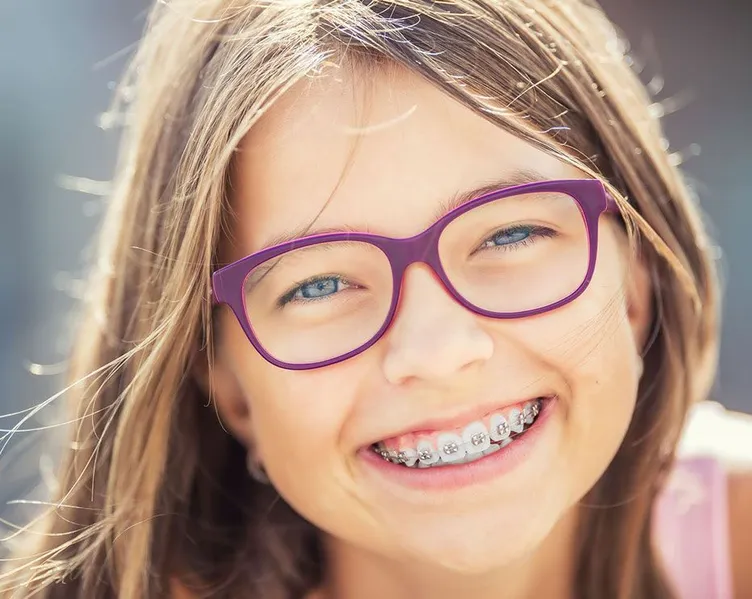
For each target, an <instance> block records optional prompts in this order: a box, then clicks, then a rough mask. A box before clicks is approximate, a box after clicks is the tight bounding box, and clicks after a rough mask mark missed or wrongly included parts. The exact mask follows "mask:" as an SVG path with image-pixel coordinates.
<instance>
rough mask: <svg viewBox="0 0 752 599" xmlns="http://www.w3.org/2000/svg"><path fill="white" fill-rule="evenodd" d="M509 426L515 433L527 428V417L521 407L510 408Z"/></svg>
mask: <svg viewBox="0 0 752 599" xmlns="http://www.w3.org/2000/svg"><path fill="white" fill-rule="evenodd" d="M509 428H510V429H512V432H513V433H521V432H522V431H523V430H525V418H524V416H523V415H522V412H521V411H520V410H519V408H512V409H511V410H509Z"/></svg>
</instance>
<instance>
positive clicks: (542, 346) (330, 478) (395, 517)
mask: <svg viewBox="0 0 752 599" xmlns="http://www.w3.org/2000/svg"><path fill="white" fill-rule="evenodd" d="M369 81H370V83H366V82H364V81H363V80H362V79H359V78H358V77H357V76H353V75H351V74H349V73H348V72H346V71H344V70H342V71H338V72H335V73H333V74H329V75H326V76H323V77H320V78H318V79H314V80H309V81H306V82H305V83H303V84H301V85H299V86H297V87H296V88H294V89H293V90H292V91H290V92H289V93H288V94H287V95H286V96H285V97H284V98H283V99H282V100H281V101H280V102H278V103H277V104H275V106H274V107H273V108H272V110H271V111H270V112H269V113H267V114H266V115H265V116H264V118H263V119H262V120H261V122H260V123H259V125H258V126H257V127H255V128H254V129H253V130H252V132H251V133H250V134H249V136H248V137H247V139H246V140H245V142H244V143H243V144H242V147H241V148H240V152H239V156H238V160H237V168H236V177H235V180H234V182H233V190H234V197H233V202H234V210H235V215H236V221H235V223H234V226H235V228H234V231H233V235H232V239H231V240H229V241H228V243H227V245H226V247H225V248H224V250H225V253H226V255H225V259H226V260H228V261H231V260H236V259H239V258H242V257H243V256H246V255H248V254H250V253H253V252H255V251H258V250H259V249H261V248H262V247H263V245H264V243H265V241H266V240H268V239H270V238H273V237H275V236H277V235H280V234H284V233H285V232H289V231H291V230H296V229H299V228H304V227H306V226H307V225H309V224H310V223H311V222H314V221H315V225H316V226H323V227H342V226H347V227H351V228H355V229H362V230H370V231H372V232H375V233H380V234H384V235H389V236H393V237H405V236H409V235H414V234H416V233H418V232H420V231H422V230H423V229H424V228H425V227H426V226H427V225H429V224H431V222H432V220H431V219H432V217H433V215H434V214H435V212H436V209H437V207H438V206H439V205H440V204H441V202H442V201H444V200H446V199H447V198H449V197H451V196H453V195H455V194H457V193H462V192H465V191H468V190H472V189H473V188H476V187H479V186H482V185H484V184H486V183H488V182H489V181H490V180H495V179H498V178H499V177H503V176H504V175H505V174H508V173H510V172H513V171H515V170H518V169H528V170H530V169H533V170H535V171H537V172H539V173H540V178H541V179H566V178H582V177H583V175H582V174H581V173H580V172H578V171H577V170H576V169H575V168H573V167H572V166H570V165H567V164H565V163H563V162H561V161H559V160H557V159H555V158H553V157H551V156H549V155H548V154H546V153H544V152H542V151H540V150H538V149H536V148H535V147H533V146H531V145H530V144H528V143H526V142H524V141H522V140H520V139H518V138H516V137H514V136H512V135H510V134H508V133H506V132H504V131H502V130H500V129H498V128H497V127H495V126H494V125H492V124H490V123H489V122H487V121H485V120H484V119H482V118H481V117H479V116H477V115H475V114H474V113H472V112H471V111H469V110H467V109H466V108H464V107H462V106H460V105H459V104H457V103H455V102H454V101H452V100H451V99H449V98H448V97H446V96H445V95H443V94H442V93H441V92H439V91H437V90H436V89H435V88H433V87H431V86H429V85H428V84H426V83H424V82H422V81H421V80H419V79H418V78H416V77H415V76H413V75H410V74H406V73H400V72H391V73H382V74H379V75H377V76H374V77H372V78H370V79H369ZM312 148H313V149H314V150H313V151H312ZM408 199H409V201H407V200H408ZM396 215H399V216H398V217H396ZM599 228H600V231H599V234H600V244H599V249H598V252H599V254H598V262H597V267H596V271H595V275H594V277H593V280H592V282H591V284H590V286H589V287H588V289H587V291H586V292H585V293H584V294H583V295H582V296H581V297H579V298H578V299H577V300H575V301H574V302H571V303H570V304H568V305H566V306H564V307H562V308H560V309H558V310H555V311H552V312H549V313H547V314H544V315H541V316H538V317H535V318H527V319H518V320H511V321H510V320H507V321H498V320H491V319H485V318H481V317H478V316H476V315H474V314H472V313H470V312H469V311H467V310H466V309H464V308H463V307H462V306H460V305H459V304H458V303H456V302H455V301H454V300H453V299H452V298H451V297H450V296H449V295H448V293H447V292H446V290H445V289H444V288H443V286H442V285H441V283H440V282H439V281H438V279H437V278H436V277H435V276H433V274H432V272H431V271H430V270H429V269H428V267H426V266H424V265H413V267H411V269H410V270H409V271H408V273H407V275H406V278H405V281H404V286H403V289H402V299H401V303H400V307H399V311H398V313H397V316H396V319H395V321H394V323H393V325H392V327H391V328H390V330H389V331H388V332H387V334H386V335H385V336H384V337H383V338H382V339H381V340H380V341H379V342H378V343H377V344H376V345H375V346H373V347H372V348H370V349H369V350H368V351H366V352H364V353H362V354H360V355H359V356H357V357H355V358H353V359H350V360H348V361H346V362H342V363H339V364H337V365H334V366H329V367H327V368H322V369H318V370H312V371H299V372H295V371H288V370H283V369H280V368H277V367H275V366H273V365H271V364H269V363H268V362H266V361H265V360H264V359H263V358H262V357H261V356H260V355H259V354H258V353H257V352H256V351H255V350H254V348H253V347H252V346H251V344H250V343H249V342H248V340H247V339H246V337H245V335H244V333H243V332H242V330H241V329H240V326H239V325H238V324H237V321H236V320H235V318H234V316H233V315H232V314H231V313H230V311H229V310H223V312H222V314H221V315H220V323H219V327H220V328H219V330H220V334H219V338H218V345H217V363H216V365H215V370H214V371H213V373H212V377H211V387H212V393H213V395H214V397H215V398H216V401H217V405H218V407H219V410H220V414H221V416H222V418H223V421H224V423H225V425H226V426H227V427H228V429H229V430H230V431H231V432H232V433H233V434H234V435H235V436H236V437H237V438H238V439H240V440H241V441H242V442H243V443H244V444H245V445H246V446H247V447H248V448H249V452H251V453H252V454H253V459H255V460H258V461H260V462H261V463H263V465H264V467H265V469H266V471H267V473H268V475H269V478H270V479H271V481H272V484H273V485H274V486H275V488H276V489H277V490H278V492H279V493H280V494H281V495H282V496H283V497H284V499H285V500H286V501H288V502H289V503H290V504H291V505H292V506H293V507H294V508H295V509H296V510H297V511H298V512H300V513H301V514H302V515H303V516H304V517H305V518H306V519H308V520H309V521H311V522H312V523H314V524H315V525H316V526H317V527H318V528H319V529H320V530H321V531H322V537H323V541H324V547H325V551H326V557H327V579H326V582H325V585H324V587H323V588H322V589H320V590H319V591H318V593H319V596H321V597H330V598H335V597H336V598H350V597H358V598H359V599H370V598H376V597H391V598H396V599H400V598H402V597H405V598H407V597H433V598H439V599H441V598H442V597H453V598H454V597H457V596H470V594H472V595H473V596H475V597H481V598H482V597H491V596H498V593H499V589H500V588H503V589H504V596H505V597H510V598H514V597H541V596H545V597H551V598H557V597H568V596H570V589H571V578H572V563H571V559H572V551H571V549H572V539H573V532H574V529H575V526H576V522H577V503H578V501H579V500H580V499H581V498H582V497H583V496H584V495H585V494H586V493H587V491H588V490H589V489H590V488H591V487H592V486H593V485H594V484H595V483H596V481H597V480H598V478H599V477H600V476H601V474H602V473H603V471H604V470H605V469H606V467H607V466H608V464H609V462H610V461H611V459H612V457H613V456H614V454H615V452H616V451H617V449H618V447H619V444H620V443H621V441H622V439H623V437H624V434H625V432H626V428H627V426H628V424H629V422H630V419H631V417H632V412H633V409H634V404H635V396H636V390H637V385H638V381H639V357H638V355H639V348H640V347H641V345H642V341H643V339H644V336H645V332H646V329H647V325H648V323H649V321H650V313H649V305H650V302H649V298H650V289H649V284H648V280H647V276H646V275H645V269H644V268H643V267H642V265H641V264H639V263H636V262H634V261H633V260H632V259H631V255H630V252H629V250H628V248H627V245H626V243H625V238H624V235H623V232H622V230H621V228H620V226H619V225H618V223H617V222H616V221H615V220H612V218H611V217H605V216H604V217H602V218H601V220H600V223H599ZM550 393H555V394H557V395H558V397H559V401H558V404H557V409H556V411H555V413H554V414H552V419H551V421H550V423H549V425H548V430H547V433H546V435H545V436H542V437H541V438H540V442H539V443H538V445H537V447H536V449H535V451H534V452H532V453H531V455H530V456H529V458H528V459H527V460H526V461H525V462H524V463H523V464H522V465H520V467H518V468H516V469H515V470H513V471H512V472H509V473H507V474H505V475H503V476H499V477H497V478H496V479H494V480H491V481H490V482H488V483H484V484H482V485H481V484H476V485H471V486H468V487H465V488H461V489H457V490H450V491H442V492H436V491H417V490H414V489H408V488H406V487H403V486H401V485H399V484H397V483H395V482H394V481H392V480H389V479H387V478H385V477H383V476H379V475H378V474H376V473H375V472H374V470H373V469H372V468H369V467H367V466H366V465H364V462H363V460H362V458H361V457H359V455H358V451H359V450H360V449H361V448H363V447H364V446H367V445H369V444H370V443H371V442H373V441H374V440H376V439H380V438H386V437H389V436H391V435H394V434H395V433H397V432H400V431H403V430H405V428H409V427H410V426H411V425H417V424H419V423H421V422H423V421H425V420H426V419H434V418H446V417H453V416H455V415H458V414H465V413H467V412H469V411H472V410H473V408H474V407H477V406H479V405H480V403H481V402H483V403H484V404H485V403H487V402H488V399H487V398H489V397H498V399H499V402H500V403H503V402H507V401H509V400H518V399H527V398H532V397H536V396H539V395H546V394H550ZM541 572H545V573H546V575H545V576H541ZM458 593H459V595H458Z"/></svg>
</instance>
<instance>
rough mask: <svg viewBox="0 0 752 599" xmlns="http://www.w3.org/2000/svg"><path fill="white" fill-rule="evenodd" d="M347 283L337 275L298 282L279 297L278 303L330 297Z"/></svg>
mask: <svg viewBox="0 0 752 599" xmlns="http://www.w3.org/2000/svg"><path fill="white" fill-rule="evenodd" d="M347 287H349V285H348V284H347V283H346V282H345V281H344V279H342V278H341V277H337V276H330V277H320V278H318V279H312V280H309V281H306V282H304V283H301V284H299V285H298V286H297V287H295V288H293V289H291V290H290V291H289V292H287V293H286V294H285V295H283V296H282V297H281V298H280V299H279V305H280V306H284V305H285V304H288V303H289V302H293V301H302V302H305V301H306V300H319V299H325V298H327V297H330V296H332V295H334V294H336V293H338V292H340V291H342V290H343V289H346V288H347Z"/></svg>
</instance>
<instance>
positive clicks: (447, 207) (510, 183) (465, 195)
mask: <svg viewBox="0 0 752 599" xmlns="http://www.w3.org/2000/svg"><path fill="white" fill-rule="evenodd" d="M548 178H549V177H547V176H545V175H543V174H542V173H540V172H538V171H536V170H534V169H529V168H519V169H514V170H512V171H509V172H508V173H506V174H505V175H503V176H502V177H500V178H498V179H494V180H493V181H490V182H488V183H485V184H483V185H482V186H480V187H475V188H473V189H469V190H467V191H462V192H458V193H456V194H454V195H452V196H450V197H449V198H447V199H445V200H444V201H442V202H441V203H440V204H439V206H438V207H437V209H436V211H435V212H434V214H433V216H432V220H431V223H429V224H432V223H434V222H436V221H437V220H439V219H441V218H442V217H444V216H446V215H447V214H449V213H450V212H452V210H456V209H457V208H459V207H461V206H463V205H465V204H467V203H468V202H471V201H473V200H475V199H477V198H479V197H481V196H484V195H486V194H487V193H491V192H493V191H500V190H502V189H506V188H507V187H515V186H517V185H524V184H526V183H537V182H539V181H545V180H547V179H548ZM326 233H374V231H372V230H370V229H369V228H368V227H363V226H361V227H352V226H349V225H340V226H338V227H312V226H311V225H308V226H305V227H299V228H298V229H294V230H291V231H285V232H283V233H280V234H278V235H275V236H273V237H270V238H268V239H267V240H266V241H265V242H264V243H263V244H262V245H261V247H260V248H259V250H257V251H261V250H264V249H267V248H270V247H274V246H277V245H281V244H283V243H288V242H290V241H296V240H298V239H302V238H303V237H310V236H312V235H323V234H326Z"/></svg>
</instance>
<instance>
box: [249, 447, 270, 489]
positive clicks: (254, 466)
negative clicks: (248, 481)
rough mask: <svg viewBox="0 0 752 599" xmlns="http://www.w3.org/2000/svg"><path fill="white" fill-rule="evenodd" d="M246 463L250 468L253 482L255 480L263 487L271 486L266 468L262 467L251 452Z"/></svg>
mask: <svg viewBox="0 0 752 599" xmlns="http://www.w3.org/2000/svg"><path fill="white" fill-rule="evenodd" d="M246 463H247V466H248V472H249V473H250V475H251V478H253V480H255V481H256V482H257V483H261V484H262V485H268V484H271V481H270V480H269V477H268V476H267V474H266V470H264V467H263V466H262V465H261V462H260V461H258V460H257V459H256V457H255V456H254V455H253V454H251V453H250V452H249V453H248V460H247V462H246Z"/></svg>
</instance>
